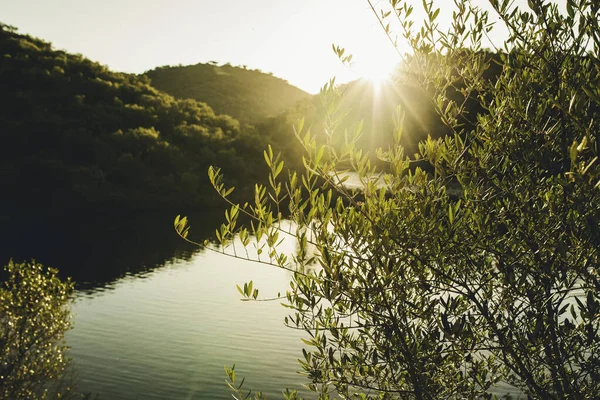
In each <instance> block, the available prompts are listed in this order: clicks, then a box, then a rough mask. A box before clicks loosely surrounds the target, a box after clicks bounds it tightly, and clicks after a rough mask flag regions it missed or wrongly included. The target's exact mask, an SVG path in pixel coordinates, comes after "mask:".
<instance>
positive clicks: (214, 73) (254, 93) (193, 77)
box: [145, 63, 310, 124]
mask: <svg viewBox="0 0 600 400" xmlns="http://www.w3.org/2000/svg"><path fill="white" fill-rule="evenodd" d="M145 75H146V76H148V77H149V78H150V79H151V81H152V85H153V86H154V87H156V88H157V89H159V90H163V91H165V92H166V93H169V94H171V95H172V96H175V97H177V98H180V99H185V98H191V99H195V100H198V101H203V102H206V103H207V104H209V105H210V106H211V107H212V108H213V109H214V110H215V111H216V112H218V113H221V114H227V115H231V116H232V117H234V118H237V119H238V120H239V121H240V122H242V123H248V124H256V123H257V122H259V121H262V120H264V119H265V118H267V117H271V116H275V115H277V114H279V113H280V112H282V111H284V110H285V109H287V108H289V107H292V106H294V104H296V103H297V102H298V101H299V100H303V99H306V98H308V97H309V96H310V95H309V94H308V93H306V92H304V91H302V90H300V89H298V88H297V87H295V86H292V85H290V84H289V83H288V82H287V81H285V80H283V79H280V78H277V77H274V76H273V75H271V74H266V73H263V72H261V71H259V70H251V69H247V68H245V67H241V68H240V67H234V66H231V65H229V64H225V65H222V66H217V65H216V64H215V63H211V64H196V65H188V66H178V67H169V66H167V67H160V68H156V69H153V70H151V71H147V72H146V73H145Z"/></svg>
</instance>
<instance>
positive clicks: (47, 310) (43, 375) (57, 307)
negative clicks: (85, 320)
mask: <svg viewBox="0 0 600 400" xmlns="http://www.w3.org/2000/svg"><path fill="white" fill-rule="evenodd" d="M4 270H5V273H6V279H5V280H4V281H3V282H2V284H1V285H0V399H6V400H9V399H10V400H36V399H65V398H67V397H68V396H70V395H72V394H73V389H72V387H71V386H70V385H69V384H70V382H69V380H68V379H67V380H65V376H64V371H65V368H66V367H67V364H68V359H67V356H66V354H65V352H66V350H67V347H66V345H65V344H64V342H63V337H64V334H65V332H66V331H67V330H68V329H69V328H70V327H71V317H70V309H69V303H70V301H71V291H72V289H73V285H72V284H71V283H70V282H69V281H66V282H63V281H61V280H60V279H59V278H58V276H57V271H56V270H55V269H51V268H45V267H43V266H42V265H41V264H38V263H35V262H34V261H32V262H30V263H22V264H18V263H13V262H12V261H10V262H9V263H8V265H7V266H6V267H5V268H4Z"/></svg>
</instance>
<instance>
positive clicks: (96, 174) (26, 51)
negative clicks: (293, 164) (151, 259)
mask: <svg viewBox="0 0 600 400" xmlns="http://www.w3.org/2000/svg"><path fill="white" fill-rule="evenodd" d="M0 48H1V49H2V54H1V55H0V86H2V93H1V94H0V129H1V135H2V147H1V148H2V151H1V153H2V154H1V157H0V186H1V187H2V188H3V193H5V194H9V193H10V194H12V195H4V196H2V198H1V199H0V206H1V208H2V210H3V213H9V212H10V211H11V210H17V209H18V210H20V211H22V212H23V211H24V210H26V209H29V210H32V209H35V210H36V212H37V211H41V210H46V211H52V210H54V211H56V212H61V210H64V209H66V208H79V209H90V208H94V207H98V206H102V207H104V209H107V207H108V208H110V207H121V208H124V209H134V208H135V209H149V208H158V207H160V208H167V207H168V208H175V207H182V206H191V205H193V206H194V207H203V206H210V205H212V204H214V200H215V198H214V195H213V194H212V191H211V190H207V189H208V180H207V178H206V171H207V168H208V166H209V165H220V166H223V170H224V171H225V172H226V173H227V175H228V176H231V177H232V178H233V179H234V180H236V182H246V181H254V180H255V179H258V176H259V174H260V166H261V165H263V163H261V162H258V161H257V160H261V159H262V148H263V147H264V141H263V140H262V138H260V137H257V136H256V134H255V133H254V132H253V131H244V130H242V129H241V128H240V124H239V123H238V121H236V120H235V119H233V118H231V117H229V116H225V115H217V114H215V113H214V112H213V110H212V109H211V108H210V107H209V106H207V105H206V104H204V103H199V102H196V101H195V100H189V99H188V100H181V99H175V98H173V97H171V96H169V95H167V94H165V93H162V92H160V91H158V90H156V89H155V88H154V87H152V86H151V85H150V81H149V79H148V78H147V77H144V76H135V75H129V74H123V73H115V72H112V71H109V70H108V69H107V68H106V67H104V66H102V65H100V64H98V63H95V62H92V61H90V60H88V59H86V58H84V57H82V56H81V55H74V54H69V53H66V52H63V51H58V50H54V49H53V48H52V46H51V45H50V44H49V43H47V42H44V41H42V40H38V39H35V38H32V37H30V36H27V35H21V34H18V33H17V32H16V29H15V28H12V27H9V26H7V25H0ZM248 166H252V168H248ZM17 194H18V196H17Z"/></svg>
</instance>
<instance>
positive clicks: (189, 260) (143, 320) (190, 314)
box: [0, 212, 519, 400]
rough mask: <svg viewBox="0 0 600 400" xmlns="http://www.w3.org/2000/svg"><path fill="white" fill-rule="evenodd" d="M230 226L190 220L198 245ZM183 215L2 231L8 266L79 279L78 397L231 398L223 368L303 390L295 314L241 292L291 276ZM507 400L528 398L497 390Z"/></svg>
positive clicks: (71, 335)
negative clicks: (184, 230) (221, 247)
mask: <svg viewBox="0 0 600 400" xmlns="http://www.w3.org/2000/svg"><path fill="white" fill-rule="evenodd" d="M221 215H222V212H212V213H205V214H199V215H190V220H191V226H192V230H191V234H190V237H191V238H192V239H198V240H200V241H202V240H203V239H205V238H210V237H212V235H214V230H215V228H216V227H218V226H219V224H220V223H221V222H222V218H221ZM174 216H175V215H174V213H173V214H168V215H137V216H121V217H118V218H117V217H116V216H115V215H112V214H107V215H96V216H85V217H77V218H73V217H72V216H71V217H67V216H65V217H62V218H53V219H32V218H23V219H19V220H18V221H13V222H8V221H0V228H1V229H0V260H4V261H2V262H3V264H5V263H6V261H8V259H9V258H10V257H13V258H14V259H15V260H16V261H22V260H27V259H31V258H36V260H37V261H39V262H41V263H43V264H45V265H48V266H53V267H56V268H59V269H60V271H61V274H62V275H63V276H71V277H72V278H73V279H74V280H75V282H76V283H77V290H76V293H75V301H74V304H73V307H72V311H73V314H74V318H73V322H74V328H73V329H72V330H71V331H70V332H68V334H67V344H68V345H69V346H70V347H71V349H70V354H69V355H70V357H71V358H72V359H73V369H74V371H75V373H76V377H77V381H78V382H79V389H80V391H82V392H89V393H92V394H98V395H99V396H100V397H99V398H100V400H104V399H108V400H130V399H173V400H177V399H217V400H218V399H231V395H230V391H229V390H228V388H227V386H226V384H225V379H226V376H225V373H224V370H223V367H224V366H225V365H229V366H231V365H232V364H234V363H235V364H236V371H237V375H238V377H239V378H240V379H241V377H246V383H245V385H244V387H246V388H252V389H257V390H261V391H263V392H266V393H267V394H269V398H273V399H275V398H281V396H280V395H279V393H280V392H281V390H282V389H283V388H286V387H289V388H300V387H301V384H303V383H306V380H305V379H304V377H302V376H301V375H299V374H298V373H297V372H296V371H297V370H299V369H300V367H299V364H298V363H297V361H296V360H297V359H298V358H300V357H301V354H302V353H301V349H302V347H303V344H302V342H301V340H300V332H298V331H294V330H290V329H287V328H285V327H284V326H283V319H284V317H285V316H286V315H287V310H286V309H285V308H283V307H282V306H281V305H280V304H279V303H277V302H266V303H265V302H261V303H256V302H242V301H240V295H239V293H238V292H237V289H236V288H235V285H236V284H243V283H244V282H247V281H249V280H253V281H254V283H255V285H256V287H258V289H259V290H260V292H261V297H262V296H265V297H275V296H276V295H277V293H278V292H285V290H286V288H287V287H288V284H289V281H290V278H291V276H290V273H289V272H287V271H282V270H278V269H274V268H271V267H267V266H263V265H260V264H256V263H249V262H244V261H242V260H238V259H234V258H230V257H227V256H224V255H222V254H218V253H214V252H210V251H203V250H199V249H198V248H197V247H195V246H192V245H188V244H187V243H185V242H184V241H183V240H182V239H180V238H179V237H178V236H177V235H176V234H175V232H174V230H173V219H174ZM289 251H293V249H291V248H290V249H289ZM507 392H510V393H511V394H512V395H513V396H515V397H518V395H519V392H518V391H517V390H515V389H514V388H510V387H508V386H507V385H500V386H499V387H498V390H497V393H498V394H500V395H501V394H504V393H507ZM303 394H305V395H306V392H305V391H304V392H303ZM308 398H310V396H308Z"/></svg>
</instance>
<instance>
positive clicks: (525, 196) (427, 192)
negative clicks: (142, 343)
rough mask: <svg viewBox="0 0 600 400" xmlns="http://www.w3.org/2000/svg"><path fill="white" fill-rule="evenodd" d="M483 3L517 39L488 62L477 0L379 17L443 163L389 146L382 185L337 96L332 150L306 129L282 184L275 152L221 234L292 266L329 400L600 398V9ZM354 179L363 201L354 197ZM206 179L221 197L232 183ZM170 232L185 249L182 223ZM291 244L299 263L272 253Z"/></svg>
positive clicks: (299, 322) (583, 4)
mask: <svg viewBox="0 0 600 400" xmlns="http://www.w3.org/2000/svg"><path fill="white" fill-rule="evenodd" d="M490 4H491V6H492V7H493V9H494V10H495V12H496V13H497V14H498V15H499V17H500V20H501V22H502V23H503V25H504V26H505V27H506V28H507V30H508V32H509V36H508V39H507V41H506V43H505V45H504V48H503V49H498V50H497V51H496V53H497V55H496V56H495V57H489V54H487V53H486V52H483V51H481V46H482V40H483V38H484V37H485V36H486V35H487V34H488V33H489V32H490V31H491V30H492V25H491V23H490V22H489V21H490V18H489V15H488V13H486V12H483V11H482V10H479V9H477V8H474V7H472V6H471V4H470V3H469V2H466V1H459V0H457V1H455V14H454V19H453V21H452V26H451V28H450V30H449V31H447V32H443V31H441V30H440V29H439V28H438V24H437V21H436V19H437V18H438V15H439V9H437V10H436V9H434V8H433V6H432V4H431V3H430V2H423V5H424V11H425V15H426V21H425V22H424V24H423V27H422V29H415V28H414V26H413V22H412V21H411V20H410V15H411V13H412V7H411V6H409V5H408V4H407V3H406V2H402V1H398V0H391V1H390V2H389V7H388V8H386V9H383V10H377V9H376V8H375V7H373V10H374V11H376V13H375V15H376V16H377V18H378V19H379V21H380V22H381V25H382V27H383V28H384V30H385V32H386V33H387V34H388V35H389V37H390V39H391V40H392V42H394V43H396V37H395V36H394V33H393V32H394V30H396V31H397V32H399V36H400V39H402V38H404V39H406V41H407V42H408V43H409V44H410V46H411V48H412V49H413V53H412V54H411V55H410V56H405V59H404V63H403V66H404V67H403V68H404V69H405V73H404V74H401V75H400V76H399V78H398V79H399V80H402V79H404V77H406V76H410V77H411V78H410V79H415V77H416V79H417V80H418V83H419V85H420V86H421V87H422V88H424V89H426V90H427V92H428V93H430V94H431V96H432V98H431V102H432V105H433V106H434V107H435V109H436V110H437V111H438V113H439V115H440V117H441V119H442V121H443V122H444V124H445V126H446V128H447V129H448V131H449V132H450V134H449V135H447V136H445V137H442V138H438V139H432V138H429V139H427V140H426V141H423V142H421V143H420V144H419V158H420V159H421V160H422V161H424V162H426V163H427V164H429V166H430V168H428V169H427V170H424V169H421V168H419V167H416V168H415V167H413V166H412V160H411V159H409V158H408V157H407V155H406V154H405V151H404V148H403V147H402V146H400V145H395V146H391V147H389V148H387V149H381V150H380V151H378V156H379V158H380V159H382V160H384V161H385V162H386V163H387V169H386V170H385V171H386V172H380V170H378V169H377V167H376V166H372V164H371V162H370V160H369V156H368V155H367V154H365V153H364V152H363V151H361V150H360V149H359V148H358V147H357V146H356V143H357V140H358V134H359V132H358V133H357V135H355V136H354V137H351V136H349V135H348V134H347V132H340V131H339V130H338V129H337V128H338V126H339V124H340V120H341V119H342V116H341V115H340V114H339V113H338V110H339V109H340V107H339V103H340V100H341V99H340V94H339V93H338V91H337V89H336V87H335V85H333V84H330V85H327V86H326V87H325V89H324V90H323V92H322V96H323V98H324V100H325V102H326V104H327V105H328V107H327V109H328V124H327V126H326V131H327V132H328V137H327V139H326V140H321V139H319V138H317V137H316V136H317V135H315V134H313V133H311V132H310V131H309V132H305V131H304V130H303V124H302V122H300V123H299V125H298V127H297V136H298V137H299V139H300V140H301V141H302V143H303V145H304V147H305V150H306V164H307V168H306V172H305V174H304V175H303V176H301V177H299V176H296V175H295V174H292V175H291V177H290V178H289V179H287V180H286V181H285V182H284V181H283V180H282V178H281V177H282V175H281V171H282V168H283V165H282V164H281V163H280V162H279V161H278V159H277V157H275V156H274V155H273V153H272V152H271V151H268V152H265V158H266V160H267V163H268V165H269V167H270V168H271V176H270V183H269V185H268V186H266V187H260V186H259V187H257V189H256V196H255V202H254V204H251V205H244V206H240V205H237V204H233V205H232V208H231V210H230V211H229V212H228V213H227V214H226V217H227V221H226V222H225V223H224V224H223V226H222V227H221V229H220V230H219V232H218V234H217V239H218V240H219V242H220V244H221V245H222V246H224V247H225V248H229V249H233V251H234V252H235V253H234V254H238V255H239V254H248V253H243V250H240V249H239V247H240V246H244V247H252V246H253V245H256V246H257V248H258V249H259V254H258V256H259V260H262V262H265V263H268V264H271V265H273V266H276V267H280V268H285V269H290V270H292V271H294V275H293V279H292V282H291V284H290V288H289V290H288V291H287V293H286V296H285V298H286V299H287V306H288V307H290V309H291V312H290V315H289V317H288V318H287V319H286V324H287V325H289V326H291V327H293V328H296V329H301V330H304V331H305V332H306V335H307V337H306V339H305V343H306V345H307V349H305V350H303V359H302V360H301V365H302V368H303V370H304V371H305V373H306V374H307V376H308V378H309V380H310V384H309V388H310V389H312V390H314V391H315V392H318V393H319V398H320V399H328V398H329V396H330V393H337V394H339V395H340V396H341V397H343V398H355V396H356V398H373V399H375V398H379V399H391V398H407V399H438V398H489V397H492V393H494V392H496V393H498V390H499V389H498V388H497V385H498V384H499V383H500V382H504V383H506V384H508V385H511V386H512V387H513V388H515V389H516V390H518V391H520V392H522V393H524V394H526V395H527V396H528V397H529V398H536V399H559V398H560V399H563V398H572V399H592V398H598V397H599V396H600V337H599V328H600V323H599V318H600V302H599V300H600V278H599V275H598V267H599V264H600V253H599V252H600V229H599V225H598V221H599V218H600V206H599V205H600V188H599V186H600V165H599V164H598V161H597V160H598V155H599V151H600V123H599V120H600V59H599V56H600V27H599V25H598V18H597V16H598V11H599V8H600V5H599V3H598V2H595V1H587V0H568V1H567V2H566V6H567V7H566V12H567V13H566V14H564V15H563V14H561V13H560V12H559V9H558V7H557V6H556V5H555V4H554V3H550V2H548V1H542V0H530V1H528V4H529V9H523V8H518V7H516V6H512V5H510V4H511V2H509V1H506V0H504V1H498V0H491V1H490ZM393 18H396V20H395V22H394V21H393V20H392V19H393ZM388 24H389V25H388ZM467 45H468V46H467ZM339 55H340V57H341V58H342V59H346V60H347V58H346V56H345V55H344V54H343V52H339ZM492 63H498V64H499V66H500V68H498V69H497V71H498V72H497V74H495V77H494V79H489V77H486V76H485V75H486V74H485V72H486V71H487V70H488V69H489V68H490V65H491V64H492ZM468 102H476V103H478V104H479V105H480V106H481V111H480V112H479V113H478V114H477V115H476V116H474V115H468V113H467V109H466V108H465V107H466V104H467V103H468ZM397 121H398V128H397V132H396V143H400V142H401V138H402V134H403V125H402V114H401V113H400V114H399V116H397ZM473 121H475V122H473ZM323 142H325V144H323V145H321V144H318V143H323ZM339 142H342V143H343V145H342V146H334V145H333V144H335V143H339ZM345 165H352V167H353V171H355V172H356V173H357V174H358V177H359V178H360V180H361V182H362V186H363V190H361V191H360V192H355V191H352V190H351V189H349V188H348V186H346V185H344V184H343V181H344V180H345V179H347V177H348V175H347V172H348V171H345V170H343V168H342V166H345ZM388 171H389V172H388ZM210 178H211V180H212V182H213V184H214V186H215V188H216V189H217V190H218V191H219V193H220V194H221V195H222V196H223V197H225V198H227V189H226V188H225V187H224V185H223V183H222V182H223V180H222V179H223V178H222V176H221V175H220V174H215V173H214V171H212V172H211V174H210ZM282 198H287V199H289V209H288V210H283V209H280V204H281V199H282ZM288 213H289V215H290V217H291V219H292V220H293V221H294V222H295V225H294V226H295V228H291V229H290V230H286V229H284V228H282V227H283V226H284V225H282V224H280V221H281V219H282V218H283V217H284V216H285V215H287V214H288ZM241 214H247V215H249V216H250V217H252V218H253V224H252V225H251V227H250V228H245V227H241V228H240V227H239V226H238V223H237V218H238V216H239V215H241ZM175 225H176V228H177V229H178V231H179V232H180V233H181V234H182V235H183V236H185V237H187V234H188V229H189V227H188V226H187V220H181V219H178V220H176V224H175ZM250 234H253V235H254V236H251V235H250ZM236 235H237V236H236ZM287 235H290V236H292V237H294V238H295V239H296V240H297V242H298V246H297V247H298V250H297V253H296V254H294V255H291V256H290V255H287V254H284V253H282V252H281V251H280V250H279V249H278V243H279V242H280V240H281V238H282V237H284V236H287ZM309 246H314V248H315V249H316V255H311V252H310V251H309ZM236 247H237V248H238V249H237V250H236ZM261 253H262V258H260V257H261ZM314 263H318V268H315V267H314V266H313V264H314ZM242 292H243V294H244V296H246V297H248V298H250V299H260V295H259V293H258V291H257V289H256V288H252V286H250V285H245V286H244V290H242ZM231 372H232V371H231V370H230V371H229V377H230V380H231V381H232V384H233V385H234V390H235V391H236V392H237V394H238V395H244V392H243V390H242V389H241V388H239V386H235V385H236V384H235V375H233V374H232V373H231ZM257 397H260V396H257ZM286 397H288V398H294V397H295V395H293V394H289V395H287V396H286Z"/></svg>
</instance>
